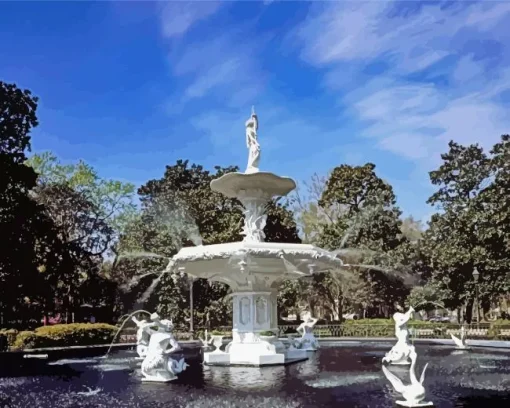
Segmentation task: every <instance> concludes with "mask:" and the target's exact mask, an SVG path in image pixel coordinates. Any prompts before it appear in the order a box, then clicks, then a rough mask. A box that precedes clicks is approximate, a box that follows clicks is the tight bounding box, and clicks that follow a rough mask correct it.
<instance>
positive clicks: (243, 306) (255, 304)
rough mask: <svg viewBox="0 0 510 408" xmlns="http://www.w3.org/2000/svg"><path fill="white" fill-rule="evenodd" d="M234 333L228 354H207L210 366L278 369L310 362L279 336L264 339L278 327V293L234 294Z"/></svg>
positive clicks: (226, 349) (270, 291) (227, 349)
mask: <svg viewBox="0 0 510 408" xmlns="http://www.w3.org/2000/svg"><path fill="white" fill-rule="evenodd" d="M232 302H233V309H234V316H233V321H234V329H233V331H232V341H231V342H230V343H229V344H228V345H227V346H226V348H225V351H224V352H223V351H219V352H218V351H213V352H212V353H204V363H205V364H209V365H214V364H218V365H253V366H264V365H279V364H285V363H286V362H287V361H288V360H296V359H303V360H305V359H306V358H307V356H306V352H305V351H303V350H296V351H293V350H291V351H290V352H288V351H287V349H286V348H285V346H284V344H283V343H282V342H281V341H280V340H279V339H278V336H276V334H275V335H272V336H267V335H261V334H260V333H263V332H266V331H272V332H273V333H278V329H277V328H275V327H272V326H276V319H277V314H276V291H274V290H268V291H267V292H266V291H264V292H258V291H257V292H236V293H233V294H232Z"/></svg>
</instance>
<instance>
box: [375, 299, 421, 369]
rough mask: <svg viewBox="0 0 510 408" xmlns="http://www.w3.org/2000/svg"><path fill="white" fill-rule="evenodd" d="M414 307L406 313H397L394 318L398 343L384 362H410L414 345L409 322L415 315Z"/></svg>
mask: <svg viewBox="0 0 510 408" xmlns="http://www.w3.org/2000/svg"><path fill="white" fill-rule="evenodd" d="M413 313H414V309H413V308H412V307H410V308H409V310H408V311H407V312H406V313H398V312H397V313H395V314H394V315H393V320H395V336H396V337H397V343H396V344H395V345H394V346H393V347H392V349H391V350H390V351H389V352H388V353H386V355H385V356H384V357H383V359H382V361H383V363H389V364H395V365H407V364H410V362H409V355H410V353H411V348H412V346H411V345H410V344H409V329H408V328H407V322H408V321H409V320H410V319H411V317H412V316H413Z"/></svg>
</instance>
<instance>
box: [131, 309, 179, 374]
mask: <svg viewBox="0 0 510 408" xmlns="http://www.w3.org/2000/svg"><path fill="white" fill-rule="evenodd" d="M151 320H152V321H153V322H154V323H153V324H156V325H157V326H158V330H153V329H151V328H149V327H147V328H145V330H146V331H147V332H148V333H149V335H150V339H149V345H148V347H147V353H146V356H145V359H144V360H143V362H142V369H141V372H142V375H143V378H142V381H153V382H168V381H172V380H175V379H176V378H177V374H179V373H181V372H182V371H184V370H185V369H186V367H187V366H188V365H187V364H186V362H185V361H184V358H181V359H180V360H179V361H176V360H174V359H172V358H170V355H171V354H172V353H174V352H176V351H178V350H180V346H179V343H177V340H175V338H174V336H173V334H172V329H173V323H172V321H171V320H167V319H163V320H160V319H159V316H158V315H157V314H156V313H153V314H152V315H151ZM169 346H170V348H168V347H169Z"/></svg>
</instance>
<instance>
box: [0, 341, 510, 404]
mask: <svg viewBox="0 0 510 408" xmlns="http://www.w3.org/2000/svg"><path fill="white" fill-rule="evenodd" d="M391 346H392V343H390V342H355V341H349V342H323V343H322V344H321V348H320V350H319V351H317V352H315V353H310V356H309V359H308V360H307V361H304V362H301V363H296V364H293V365H289V366H281V365H280V366H268V367H239V366H237V367H236V366H223V367H217V366H205V365H202V364H198V363H192V364H191V366H190V367H189V368H188V369H187V370H186V371H184V372H183V373H182V374H180V376H179V378H178V379H177V380H175V381H173V382H171V383H166V384H165V383H151V384H147V383H145V384H142V383H141V381H140V378H139V373H138V371H139V370H140V362H139V361H136V353H135V352H134V351H131V352H128V351H124V352H113V353H112V354H111V357H110V358H108V359H101V358H91V359H77V360H65V361H56V362H52V363H49V364H48V365H46V366H44V370H41V371H42V372H44V374H42V375H37V376H19V377H6V378H0V406H1V407H4V406H6V407H9V408H26V407H31V406H33V407H39V408H61V407H62V408H64V407H66V408H74V407H89V408H100V407H116V408H135V407H136V408H160V407H161V408H162V407H164V408H201V407H203V408H206V407H211V408H222V407H229V408H230V407H239V408H243V407H257V408H259V407H267V408H305V407H324V408H326V407H335V408H337V407H342V408H349V407H370V408H372V407H381V408H384V407H388V408H389V407H393V406H394V401H395V399H396V398H397V397H398V396H397V395H396V394H395V392H394V391H393V389H392V386H391V384H389V383H388V381H387V380H386V378H385V377H384V374H383V373H382V370H381V358H382V357H383V356H384V355H385V353H386V351H387V350H388V349H389V348H391ZM416 350H417V353H418V355H419V361H418V370H419V371H421V368H422V367H423V365H424V363H425V362H429V367H428V370H427V376H426V379H425V388H426V390H427V398H428V399H429V400H431V401H433V402H434V404H435V406H436V407H441V408H442V407H444V408H446V407H480V406H481V404H483V403H485V404H489V405H487V406H510V405H509V403H510V353H508V351H506V352H505V351H498V350H496V349H493V350H488V349H473V350H471V351H459V350H454V349H453V348H452V347H451V346H424V345H416ZM391 369H392V372H394V373H395V374H396V375H397V376H400V377H402V378H403V379H404V381H408V378H407V376H408V367H392V368H391Z"/></svg>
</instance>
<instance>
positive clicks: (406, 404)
mask: <svg viewBox="0 0 510 408" xmlns="http://www.w3.org/2000/svg"><path fill="white" fill-rule="evenodd" d="M395 403H396V404H397V405H400V406H402V407H410V408H418V407H432V406H434V403H433V402H431V401H427V402H416V403H412V402H407V401H395Z"/></svg>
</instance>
